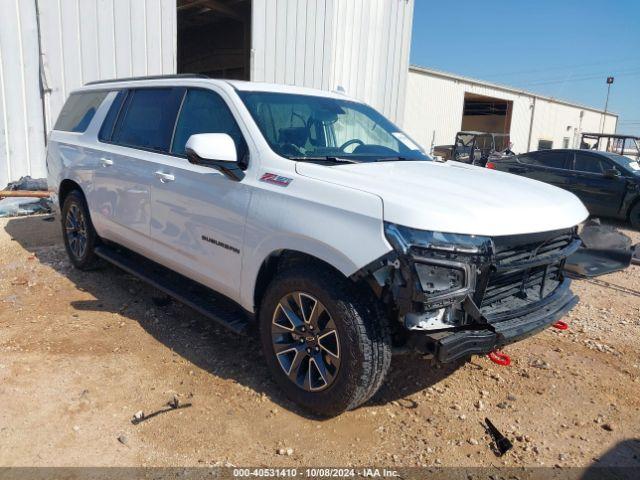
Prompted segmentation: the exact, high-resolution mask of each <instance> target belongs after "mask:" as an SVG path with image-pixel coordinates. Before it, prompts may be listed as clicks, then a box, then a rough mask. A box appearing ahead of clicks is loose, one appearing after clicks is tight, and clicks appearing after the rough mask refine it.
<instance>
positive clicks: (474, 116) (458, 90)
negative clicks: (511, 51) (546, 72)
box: [404, 66, 618, 153]
mask: <svg viewBox="0 0 640 480" xmlns="http://www.w3.org/2000/svg"><path fill="white" fill-rule="evenodd" d="M405 104H406V110H405V115H404V128H405V129H406V130H407V132H408V133H410V134H411V135H412V137H413V138H414V139H415V140H416V141H418V142H419V143H420V144H421V145H423V147H424V148H426V149H427V150H428V149H430V148H432V147H433V146H436V145H450V144H452V143H453V142H454V139H455V136H456V133H457V132H459V131H461V130H473V131H481V132H490V133H508V134H509V135H510V139H511V141H512V142H513V144H514V145H513V150H514V151H515V152H517V153H522V152H528V151H531V150H539V149H544V148H579V147H580V138H581V134H582V133H583V132H600V131H603V132H604V133H613V132H615V131H616V126H617V122H618V116H617V115H615V114H613V113H606V114H605V112H603V111H601V110H599V109H596V108H591V107H587V106H583V105H578V104H575V103H571V102H566V101H563V100H559V99H556V98H551V97H545V96H542V95H538V94H536V93H532V92H527V91H524V90H519V89H516V88H511V87H506V86H503V85H496V84H493V83H488V82H483V81H481V80H474V79H471V78H467V77H462V76H459V75H454V74H450V73H445V72H440V71H437V70H431V69H428V68H423V67H417V66H411V67H410V68H409V77H408V80H407V98H406V100H405Z"/></svg>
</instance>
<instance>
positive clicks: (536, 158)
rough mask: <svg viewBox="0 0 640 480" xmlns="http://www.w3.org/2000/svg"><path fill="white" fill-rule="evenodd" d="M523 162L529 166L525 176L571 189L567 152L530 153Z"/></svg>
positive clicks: (545, 151)
mask: <svg viewBox="0 0 640 480" xmlns="http://www.w3.org/2000/svg"><path fill="white" fill-rule="evenodd" d="M525 157H526V158H525ZM521 161H522V162H523V163H526V165H527V168H526V173H523V175H525V176H527V177H529V178H533V179H534V180H539V181H541V182H545V183H550V184H551V185H555V186H556V187H560V188H564V189H566V190H568V189H569V186H570V174H569V170H568V164H567V162H568V155H567V151H566V150H541V151H538V152H530V153H527V154H526V156H523V157H522V159H521Z"/></svg>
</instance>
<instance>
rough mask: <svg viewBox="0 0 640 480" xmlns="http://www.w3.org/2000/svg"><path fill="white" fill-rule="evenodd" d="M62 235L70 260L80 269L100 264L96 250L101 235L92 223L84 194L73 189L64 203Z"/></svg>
mask: <svg viewBox="0 0 640 480" xmlns="http://www.w3.org/2000/svg"><path fill="white" fill-rule="evenodd" d="M61 213H62V215H61V216H62V236H63V238H64V247H65V249H66V250H67V255H69V260H71V263H72V264H73V266H74V267H76V268H79V269H80V270H90V269H92V268H95V267H96V265H97V264H98V257H97V256H96V254H95V252H94V248H95V246H96V245H97V244H98V243H99V237H98V234H97V233H96V231H95V229H94V228H93V223H91V217H90V216H89V209H88V208H87V202H86V200H85V198H84V195H83V194H82V192H80V191H79V190H73V191H71V192H69V194H68V195H67V196H66V198H65V199H64V203H63V205H62V212H61Z"/></svg>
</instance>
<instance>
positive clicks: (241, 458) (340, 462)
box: [0, 216, 640, 467]
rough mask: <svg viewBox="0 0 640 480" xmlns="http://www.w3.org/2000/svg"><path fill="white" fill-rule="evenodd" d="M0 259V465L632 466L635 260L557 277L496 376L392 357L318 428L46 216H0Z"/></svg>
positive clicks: (638, 434)
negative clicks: (544, 322)
mask: <svg viewBox="0 0 640 480" xmlns="http://www.w3.org/2000/svg"><path fill="white" fill-rule="evenodd" d="M626 233H627V234H628V235H630V236H632V237H633V239H634V242H639V241H640V235H639V234H638V233H637V232H630V231H626ZM0 265H1V275H0V399H1V402H2V408H0V465H2V466H16V465H23V466H26V465H29V466H44V465H56V466H98V465H99V466H114V465H118V466H139V465H142V466H207V465H213V466H221V465H227V466H229V465H235V466H322V465H331V466H351V465H354V466H358V465H369V466H370V465H377V466H394V467H409V466H434V465H436V466H502V465H508V466H514V467H520V466H540V465H544V466H560V467H567V466H589V465H594V464H595V465H603V464H616V465H629V466H640V412H639V409H640V395H639V393H640V355H639V354H640V268H639V267H631V268H629V269H628V270H626V271H624V272H619V273H615V274H612V275H608V276H606V277H602V278H601V279H600V281H597V282H587V281H577V282H575V283H574V290H575V291H576V292H577V293H578V294H579V295H580V297H581V303H580V304H579V306H578V307H577V308H576V309H575V310H574V311H573V312H572V313H571V314H570V316H569V317H568V318H567V319H566V320H567V321H568V323H569V324H570V327H571V328H570V329H569V330H567V331H559V330H555V329H549V330H547V331H545V332H542V333H541V334H539V335H537V336H535V337H533V338H530V339H527V340H525V341H523V342H520V343H518V344H515V345H512V346H509V347H507V348H506V349H505V351H506V352H507V353H508V354H509V355H511V357H512V361H513V362H512V365H511V366H510V367H500V366H498V365H495V364H493V363H491V362H490V361H489V360H488V359H487V358H486V357H473V358H472V359H471V360H470V361H467V362H461V363H458V364H455V365H451V366H447V367H443V368H435V367H433V366H432V365H431V364H430V363H429V362H428V361H426V360H424V359H421V358H418V357H397V358H394V361H393V363H392V370H391V372H390V374H389V377H388V380H387V382H386V384H385V385H384V386H383V388H382V389H381V391H380V392H379V394H378V395H377V396H376V397H375V398H374V399H373V400H372V401H370V402H369V403H368V404H366V405H365V406H363V407H361V408H359V409H357V410H355V411H352V412H347V413H345V414H343V415H341V416H340V417H338V418H334V419H331V420H322V421H321V420H317V419H314V418H311V417H309V416H308V415H306V414H305V413H304V412H302V411H300V410H298V409H297V408H296V407H295V406H294V405H293V404H291V403H290V402H288V401H287V400H286V399H285V398H284V396H283V395H282V394H281V393H280V392H279V391H278V389H277V388H276V386H275V385H274V384H273V383H272V381H271V380H270V378H269V375H268V372H267V370H266V368H265V366H264V361H263V358H262V356H261V353H260V349H259V345H258V342H257V341H256V340H255V339H253V338H246V337H239V336H235V335H233V334H230V333H227V332H225V331H223V330H222V329H220V328H218V327H216V326H215V325H211V324H210V323H209V322H208V321H207V320H206V319H204V318H203V317H202V316H200V315H198V314H196V313H194V312H193V311H192V310H190V309H188V308H187V307H184V306H181V305H180V304H177V303H174V302H169V303H168V304H165V303H166V302H163V301H162V300H163V299H162V297H161V296H160V295H159V294H158V292H157V291H155V290H154V289H152V288H150V287H148V286H147V285H145V284H143V283H141V282H140V281H138V280H136V279H135V278H133V277H131V276H129V275H127V274H125V273H123V272H121V271H119V270H118V269H116V268H114V267H110V266H105V267H104V268H100V269H99V270H96V271H93V272H79V271H77V270H75V269H73V268H72V267H71V266H70V264H69V262H68V261H67V258H66V254H65V252H64V248H63V246H62V242H61V237H60V227H59V223H58V221H57V220H55V221H47V218H46V217H38V216H33V217H25V218H17V219H3V220H1V221H0ZM603 282H605V283H603ZM174 396H176V397H177V398H178V400H179V402H180V403H181V405H183V406H184V408H179V409H174V410H170V411H167V412H163V413H159V414H158V415H156V416H154V417H153V418H150V419H148V420H146V421H144V422H142V423H139V424H137V425H134V424H133V423H132V422H131V418H132V417H133V416H134V414H135V413H136V412H139V411H143V412H144V413H145V415H149V414H151V413H153V412H155V411H158V410H161V409H165V408H166V404H167V402H169V401H170V400H172V399H173V398H174ZM485 417H489V418H490V419H491V420H492V421H493V422H494V423H495V424H496V425H497V426H498V428H500V429H501V430H502V431H503V432H504V433H505V435H507V436H508V437H509V438H510V439H511V440H512V441H513V443H514V448H513V450H511V451H510V452H509V453H508V454H506V455H505V456H503V457H497V456H496V455H495V454H494V453H493V452H492V450H491V449H490V439H489V437H488V436H487V434H486V432H485V431H484V429H483V427H482V424H481V422H482V420H483V419H484V418H485Z"/></svg>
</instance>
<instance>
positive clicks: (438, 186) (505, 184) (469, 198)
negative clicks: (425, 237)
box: [296, 161, 588, 236]
mask: <svg viewBox="0 0 640 480" xmlns="http://www.w3.org/2000/svg"><path fill="white" fill-rule="evenodd" d="M296 170H297V172H298V173H299V174H300V175H303V176H306V177H310V178H314V179H317V180H321V181H325V182H331V183H335V184H339V185H342V186H346V187H350V188H354V189H358V190H362V191H365V192H369V193H372V194H374V195H377V196H379V197H380V198H381V199H382V202H383V205H384V220H385V221H387V222H391V223H397V224H400V225H404V226H407V227H412V228H417V229H420V230H433V231H439V232H448V233H466V234H475V235H488V236H497V235H515V234H522V233H534V232H545V231H551V230H558V229H562V228H569V227H572V226H575V225H577V224H579V223H580V222H582V221H584V220H585V219H586V218H587V216H588V212H587V210H586V208H585V207H584V205H583V204H582V202H580V200H578V198H577V197H576V196H575V195H573V194H572V193H569V192H567V191H565V190H562V189H560V188H557V187H554V186H552V185H548V184H546V183H542V182H538V181H536V180H531V179H528V178H524V177H519V176H516V175H512V174H509V173H504V172H498V171H495V170H489V169H486V168H481V167H474V166H471V165H465V164H462V163H458V162H445V163H440V162H431V161H427V162H413V161H398V162H379V163H358V164H346V165H336V166H326V165H318V164H313V163H305V162H298V163H297V164H296Z"/></svg>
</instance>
